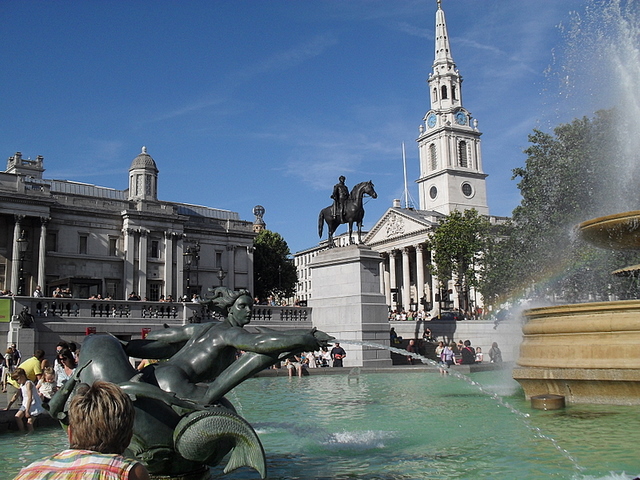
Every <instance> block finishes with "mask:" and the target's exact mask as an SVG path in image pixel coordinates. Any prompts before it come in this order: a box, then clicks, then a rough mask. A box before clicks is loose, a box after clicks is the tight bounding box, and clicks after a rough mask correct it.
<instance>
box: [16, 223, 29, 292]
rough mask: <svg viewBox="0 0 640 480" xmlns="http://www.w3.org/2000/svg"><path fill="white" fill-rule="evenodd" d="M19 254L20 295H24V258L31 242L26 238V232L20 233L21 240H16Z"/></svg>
mask: <svg viewBox="0 0 640 480" xmlns="http://www.w3.org/2000/svg"><path fill="white" fill-rule="evenodd" d="M16 245H17V246H18V253H19V254H20V276H19V277H18V295H24V256H25V254H26V253H27V248H29V240H27V238H26V237H25V234H24V230H23V231H22V232H21V233H20V238H18V239H17V240H16Z"/></svg>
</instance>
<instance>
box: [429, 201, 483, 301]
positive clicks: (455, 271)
mask: <svg viewBox="0 0 640 480" xmlns="http://www.w3.org/2000/svg"><path fill="white" fill-rule="evenodd" d="M488 231H489V221H488V220H487V219H486V217H483V216H481V215H480V214H478V212H477V210H475V209H471V210H465V211H464V212H459V211H457V210H455V211H453V212H451V213H450V214H449V215H447V216H446V217H444V218H443V219H442V221H441V222H440V225H439V226H438V227H437V228H436V230H435V231H434V232H433V233H432V234H431V236H430V238H429V240H428V244H429V247H430V249H431V250H432V251H433V264H432V265H431V273H432V274H433V275H434V276H435V277H436V278H437V280H438V283H439V284H440V287H441V289H442V288H445V286H446V285H447V282H448V281H449V280H450V279H452V278H455V279H456V282H457V283H458V284H459V285H460V287H461V288H462V289H463V291H464V292H468V291H469V288H470V287H477V286H478V284H479V274H480V269H479V264H478V262H479V261H480V260H481V258H482V252H483V251H484V250H485V247H486V244H487V234H488ZM462 303H463V304H462V305H461V306H462V308H463V309H468V307H469V305H468V300H467V299H466V295H464V298H463V302H462Z"/></svg>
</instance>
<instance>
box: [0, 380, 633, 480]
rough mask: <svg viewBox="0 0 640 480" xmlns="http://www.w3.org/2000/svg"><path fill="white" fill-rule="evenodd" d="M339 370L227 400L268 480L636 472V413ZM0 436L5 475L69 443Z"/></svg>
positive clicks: (524, 477) (525, 478) (258, 387)
mask: <svg viewBox="0 0 640 480" xmlns="http://www.w3.org/2000/svg"><path fill="white" fill-rule="evenodd" d="M335 370H348V369H346V368H345V369H335ZM346 373H347V372H344V374H342V375H311V376H308V377H302V378H299V377H293V378H288V377H286V376H278V377H259V378H254V379H250V380H247V381H246V382H244V383H243V384H241V385H239V386H238V387H236V389H234V390H233V391H232V392H231V394H230V395H229V396H228V398H229V400H231V401H232V402H233V403H234V405H235V406H236V408H238V410H239V412H240V413H241V414H242V415H243V416H244V417H245V418H246V419H247V420H248V421H249V422H250V423H251V424H252V425H253V426H254V428H255V429H256V431H257V432H258V435H259V436H260V438H261V441H262V442H263V444H264V446H265V451H266V452H267V464H268V478H269V479H270V480H290V479H296V478H297V479H315V478H323V479H329V478H332V479H359V480H397V479H403V480H423V479H426V478H429V479H439V480H444V479H471V478H473V479H518V480H539V479H541V478H554V479H556V480H587V479H594V478H595V479H609V478H611V479H613V478H615V479H622V478H633V477H632V476H629V475H631V474H638V473H640V470H639V469H638V460H637V453H636V450H637V445H638V442H640V417H639V416H638V414H637V408H635V407H626V406H600V405H585V406H571V405H569V406H567V408H566V409H564V410H557V411H544V410H532V409H531V408H530V407H529V405H528V402H526V401H525V400H524V398H523V396H522V393H521V391H520V388H519V387H518V384H517V383H516V382H515V381H513V380H512V379H511V378H510V375H509V373H510V372H509V371H507V370H496V371H492V372H480V373H477V374H472V375H471V379H472V380H473V381H474V382H478V384H480V385H482V386H483V388H484V389H485V392H486V393H481V392H480V389H479V388H478V387H477V386H474V385H471V384H469V383H467V382H465V381H462V380H460V379H458V378H456V377H455V376H454V375H447V376H440V375H439V374H438V373H437V371H434V370H430V369H427V368H410V369H406V368H396V369H395V371H394V372H393V373H371V374H365V373H363V374H360V375H357V374H356V373H355V372H354V374H352V375H346ZM493 393H496V394H498V395H500V396H501V397H502V398H503V399H504V401H506V402H508V403H509V404H511V405H512V407H513V408H515V409H517V411H511V410H510V409H509V408H505V407H504V406H501V405H500V404H499V403H498V402H497V401H496V400H495V399H494V398H493ZM519 412H520V413H519ZM523 414H526V415H523ZM52 437H53V438H52ZM0 438H2V440H3V455H4V457H3V458H4V461H3V462H2V464H0V472H1V473H2V475H0V477H1V478H3V479H4V478H7V479H9V478H13V476H14V475H15V474H16V473H17V471H18V470H19V469H20V467H21V466H24V465H26V464H28V463H30V462H31V461H33V460H35V459H37V458H40V457H42V456H43V455H46V454H50V453H53V452H55V451H58V450H60V449H61V448H63V447H64V446H65V444H66V443H65V442H66V440H65V438H66V437H65V436H64V432H63V431H62V430H61V429H59V428H58V429H48V430H46V429H40V430H38V429H36V433H35V435H18V434H14V433H6V434H0ZM594 439H597V441H594ZM551 440H553V441H555V442H556V443H555V444H554V443H553V442H552V441H551ZM579 469H580V470H579ZM611 472H614V473H611ZM623 472H627V474H628V475H623ZM211 473H212V478H213V479H219V480H253V479H257V478H258V475H257V474H256V473H255V472H254V471H251V470H249V469H246V468H242V469H239V470H237V471H235V472H233V473H231V474H230V475H222V465H219V466H217V467H213V468H212V469H211Z"/></svg>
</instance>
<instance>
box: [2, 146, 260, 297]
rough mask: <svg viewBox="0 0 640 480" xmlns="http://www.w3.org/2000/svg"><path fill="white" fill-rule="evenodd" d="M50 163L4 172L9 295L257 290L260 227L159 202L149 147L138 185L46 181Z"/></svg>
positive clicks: (13, 161) (11, 165) (10, 166)
mask: <svg viewBox="0 0 640 480" xmlns="http://www.w3.org/2000/svg"><path fill="white" fill-rule="evenodd" d="M44 171H45V169H44V158H43V157H41V156H38V157H37V158H36V159H35V160H31V159H25V158H23V157H22V154H21V153H20V152H18V153H16V154H15V155H13V156H11V157H9V159H8V161H7V168H6V170H5V171H4V172H1V173H0V290H2V291H11V292H13V293H14V294H22V295H32V294H33V292H34V290H35V289H36V287H37V286H41V290H42V292H43V294H44V295H45V296H51V295H52V294H53V292H54V291H55V290H56V289H60V290H62V291H67V292H68V293H70V294H71V295H73V296H74V297H76V298H88V297H91V296H96V295H101V296H102V297H112V298H113V299H127V298H129V296H130V295H131V294H135V295H136V296H138V297H139V298H140V299H145V298H146V299H148V300H149V301H157V300H161V299H168V298H169V297H172V298H173V299H179V298H182V297H183V296H185V295H186V296H187V297H188V298H191V297H192V296H193V295H205V294H206V293H207V288H208V287H211V286H218V285H223V284H224V286H226V287H229V288H233V289H238V288H247V289H249V290H250V291H253V239H254V237H255V233H254V226H253V224H252V223H251V222H248V221H243V220H241V219H240V217H239V215H238V213H236V212H232V211H228V210H223V209H218V208H211V207H204V206H197V205H189V204H184V203H174V202H165V201H162V200H158V196H157V187H158V168H157V166H156V162H155V161H154V159H153V158H152V157H151V156H150V155H149V154H148V153H147V151H146V148H145V147H143V148H142V151H141V153H140V154H139V155H138V156H136V157H135V158H134V159H133V161H132V162H131V166H130V168H129V188H128V189H127V190H115V189H112V188H106V187H99V186H95V185H89V184H84V183H78V182H72V181H68V180H52V179H46V178H44V177H43V173H44Z"/></svg>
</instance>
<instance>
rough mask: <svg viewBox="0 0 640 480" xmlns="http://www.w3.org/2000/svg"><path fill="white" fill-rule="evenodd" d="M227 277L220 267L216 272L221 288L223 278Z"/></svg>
mask: <svg viewBox="0 0 640 480" xmlns="http://www.w3.org/2000/svg"><path fill="white" fill-rule="evenodd" d="M226 276H227V272H225V271H224V270H223V269H222V267H220V270H218V280H220V286H222V281H223V280H224V277H226Z"/></svg>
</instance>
